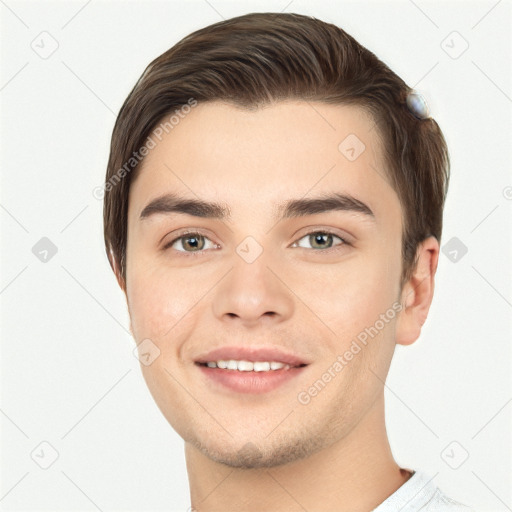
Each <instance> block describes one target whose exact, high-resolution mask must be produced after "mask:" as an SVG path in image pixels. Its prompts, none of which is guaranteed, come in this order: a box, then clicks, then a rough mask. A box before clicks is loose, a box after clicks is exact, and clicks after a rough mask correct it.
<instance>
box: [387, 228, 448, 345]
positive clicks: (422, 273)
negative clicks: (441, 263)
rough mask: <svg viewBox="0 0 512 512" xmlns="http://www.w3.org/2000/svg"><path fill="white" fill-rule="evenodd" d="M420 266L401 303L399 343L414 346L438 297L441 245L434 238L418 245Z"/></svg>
mask: <svg viewBox="0 0 512 512" xmlns="http://www.w3.org/2000/svg"><path fill="white" fill-rule="evenodd" d="M416 256H417V264H416V267H415V269H414V271H413V273H412V275H411V278H410V279H409V280H408V281H407V282H406V283H405V284H404V286H403V289H402V293H401V299H400V302H401V304H402V305H403V309H402V311H401V312H400V315H399V316H398V319H397V324H396V331H395V332H396V343H398V344H400V345H410V344H412V343H414V342H415V341H416V340H417V339H418V338H419V336H420V333H421V327H422V326H423V324H424V323H425V321H426V319H427V315H428V311H429V308H430V304H431V303H432V299H433V296H434V276H435V273H436V270H437V264H438V260H439V242H438V241H437V239H436V238H435V237H433V236H431V237H428V238H426V239H425V240H423V242H421V244H420V245H419V246H418V249H417V252H416Z"/></svg>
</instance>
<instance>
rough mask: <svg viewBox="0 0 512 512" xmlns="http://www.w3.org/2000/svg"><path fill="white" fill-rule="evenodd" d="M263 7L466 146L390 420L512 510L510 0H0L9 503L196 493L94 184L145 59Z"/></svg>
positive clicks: (169, 503)
mask: <svg viewBox="0 0 512 512" xmlns="http://www.w3.org/2000/svg"><path fill="white" fill-rule="evenodd" d="M255 11H262V12H269V11H272V12H279V11H285V12H296V13H302V14H309V15H312V16H315V17H317V18H319V19H322V20H324V21H328V22H332V23H335V24H337V25H339V26H340V27H342V28H343V29H345V30H346V31H347V32H348V33H350V34H351V35H353V36H354V37H355V38H356V39H357V40H358V41H359V42H360V43H362V44H363V45H364V46H366V47H367V48H369V49H370V50H372V51H373V52H374V53H376V54H377V56H378V57H379V58H381V59H382V60H383V61H384V62H386V63H387V64H388V65H389V66H390V67H391V68H392V69H393V70H394V71H395V72H397V73H398V74H399V75H400V76H401V77H402V78H403V79H404V80H405V81H406V82H407V83H408V84H409V85H411V86H414V87H416V89H417V90H418V91H420V92H421V93H422V94H423V95H424V96H425V98H426V99H427V101H428V103H429V105H430V108H431V111H432V115H433V116H434V117H435V119H436V120H437V121H438V123H439V124H440V126H441V128H442V130H443V132H444V134H445V136H446V139H447V142H448V146H449V149H450V154H451V162H452V177H451V183H450V191H449V194H448V199H447V204H446V209H445V221H444V232H443V240H442V244H441V245H442V248H443V252H442V254H441V257H440V262H439V268H438V273H437V279H436V291H435V298H434V301H433V304H432V307H431V311H430V315H429V318H428V320H427V323H426V324H425V326H424V329H423V332H422V335H421V337H420V339H419V340H418V341H417V342H416V343H415V344H414V345H412V346H410V347H398V348H397V350H396V355H395V359H394V361H393V364H392V367H391V371H390V375H389V379H388V381H387V387H386V407H387V424H388V432H389V437H390V440H391V445H392V449H393V452H394V454H395V457H396V459H397V461H398V462H399V464H401V465H402V466H403V467H408V468H413V469H421V470H423V471H425V472H427V473H428V474H429V475H430V476H432V477H433V478H434V481H435V482H436V483H437V485H438V486H439V487H440V488H441V489H443V490H444V491H445V493H446V494H448V495H449V496H451V497H452V498H454V499H457V500H460V501H462V502H464V503H468V504H471V505H473V506H474V507H475V508H476V509H477V510H479V511H506V510H512V496H511V482H512V470H511V435H510V433H511V410H512V385H511V364H510V361H511V358H510V352H511V350H510V346H511V318H512V315H511V313H512V289H511V265H510V262H511V261H512V259H511V252H512V251H511V236H510V235H511V233H512V230H511V209H512V176H511V173H510V162H511V149H510V147H511V141H512V137H511V135H512V129H511V111H512V108H511V107H512V87H511V85H512V81H511V53H512V52H511V35H510V26H511V11H512V9H511V3H510V2H509V1H505V0H503V1H498V2H497V1H495V0H491V1H481V2H466V1H464V2H462V1H459V2H435V3H434V2H426V1H420V0H417V1H415V2H412V1H398V2H343V1H337V2H334V1H315V2H313V1H300V0H292V1H291V2H290V0H282V1H246V2H234V1H231V2H229V1H221V0H209V1H206V0H195V1H186V2H185V1H181V2H174V1H160V2H157V1H146V2H143V1H139V2H133V1H131V2H130V1H122V2H121V1H108V2H106V1H100V0H93V1H80V2H74V1H67V2H64V1H62V2H48V1H38V2H16V1H13V0H2V1H1V2H0V15H1V43H2V54H1V78H0V91H1V92H0V100H1V109H2V111H1V135H2V139H1V150H2V187H1V198H0V222H1V229H2V237H1V242H2V264H1V278H0V290H1V295H0V297H1V301H2V305H1V307H2V309H1V334H2V345H1V411H0V412H1V414H0V421H1V450H2V452H1V476H0V485H1V488H0V507H1V509H2V510H13V511H14V510H16V511H21V510H30V511H36V510H45V511H46V510H48V511H50V510H51V511H70V510H104V511H106V510H116V511H117V510H119V511H121V510H129V511H152V510H155V511H156V510H162V511H163V510H172V511H183V512H184V511H186V510H187V509H188V507H189V506H190V502H189V494H188V481H187V475H186V470H185V460H184V454H183V442H182V440H181V438H179V436H177V434H176V433H175V432H174V431H173V430H172V428H171V427H170V426H169V425H168V423H167V422H166V421H165V419H164V417H163V416H162V415H161V413H160V411H159V410H158V408H157V406H156V405H155V404H154V402H153V400H152V398H151V396H150V394H149V391H148V390H147V388H146V385H145V382H144V380H143V379H142V376H141V372H140V368H139V362H138V360H137V359H136V358H135V357H134V355H133V353H132V350H133V348H134V347H135V342H134V341H133V339H132V338H131V337H130V334H129V331H128V325H129V324H128V316H127V311H126V303H125V299H124V295H123V294H122V293H121V291H120V290H119V288H118V287H117V283H116V281H115V279H114V276H113V274H112V273H111V271H110V268H109V266H108V262H107V259H106V255H105V250H104V246H103V227H102V202H101V201H100V200H97V199H96V198H95V197H94V196H93V193H92V192H93V190H94V188H95V187H97V186H98V185H101V184H102V182H103V181H104V176H105V169H106V164H107V158H108V152H109V144H110V137H111V132H112V128H113V125H114V121H115V118H116V114H117V112H118V111H119V108H120V107H121V105H122V103H123V101H124V100H125V98H126V96H127V94H128V93H129V91H130V90H131V88H132V87H133V85H134V84H135V82H136V80H137V79H138V77H139V76H140V74H141V73H142V71H143V70H144V68H145V67H146V65H147V64H148V63H149V62H150V61H151V60H153V59H154V58H155V57H157V56H158V55H160V54H161V53H163V52H164V51H165V50H167V49H168V48H170V47H171V46H172V45H174V44H175V43H176V42H177V41H179V40H180V39H181V38H182V37H184V36H186V35H187V34H189V33H190V32H192V31H194V30H196V29H199V28H201V27H204V26H206V25H209V24H212V23H215V22H217V21H220V20H222V19H223V18H225V19H226V18H230V17H233V16H237V15H241V14H245V13H249V12H255ZM41 239H43V240H41ZM38 244H39V245H38ZM449 244H451V245H449ZM41 248H43V249H41ZM454 248H455V249H454ZM454 250H455V251H456V254H455V253H454V252H453V251H454ZM44 251H47V252H44ZM55 251H56V252H55ZM43 253H44V254H43ZM41 258H42V259H41ZM45 259H46V260H45ZM44 260H45V261H44ZM41 443H42V444H41ZM44 466H47V467H46V468H45V467H44Z"/></svg>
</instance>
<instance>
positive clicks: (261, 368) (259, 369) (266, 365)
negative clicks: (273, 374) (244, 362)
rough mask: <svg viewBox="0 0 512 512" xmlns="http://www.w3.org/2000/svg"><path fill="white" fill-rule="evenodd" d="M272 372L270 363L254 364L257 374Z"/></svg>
mask: <svg viewBox="0 0 512 512" xmlns="http://www.w3.org/2000/svg"><path fill="white" fill-rule="evenodd" d="M269 370H270V363H254V371H255V372H268V371H269Z"/></svg>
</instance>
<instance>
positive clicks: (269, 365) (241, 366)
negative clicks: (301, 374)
mask: <svg viewBox="0 0 512 512" xmlns="http://www.w3.org/2000/svg"><path fill="white" fill-rule="evenodd" d="M206 366H208V368H222V369H224V370H238V371H240V372H251V371H254V372H268V371H269V370H280V369H281V368H284V369H285V370H288V369H290V365H289V364H285V363H280V362H278V361H270V362H268V361H255V362H254V363H253V362H252V361H236V360H234V359H230V360H229V361H226V360H223V359H221V360H219V361H208V362H207V363H206Z"/></svg>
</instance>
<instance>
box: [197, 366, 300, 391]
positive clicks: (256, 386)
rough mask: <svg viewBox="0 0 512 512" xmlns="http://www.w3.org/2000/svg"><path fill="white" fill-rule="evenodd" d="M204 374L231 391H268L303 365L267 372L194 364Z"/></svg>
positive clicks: (296, 373)
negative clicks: (242, 370)
mask: <svg viewBox="0 0 512 512" xmlns="http://www.w3.org/2000/svg"><path fill="white" fill-rule="evenodd" d="M196 366H198V367H199V369H200V370H201V371H202V372H203V374H204V375H206V376H207V377H208V379H211V380H212V381H213V382H216V383H218V384H220V385H222V386H224V387H226V388H228V389H230V390H231V391H235V392H237V393H253V394H260V393H268V392H269V391H273V390H274V389H277V388H278V387H279V386H282V385H283V384H285V383H286V382H289V381H291V380H293V379H294V378H296V377H297V376H298V375H300V374H301V373H302V370H304V369H305V368H306V367H305V366H300V367H296V368H290V369H288V370H283V369H280V370H269V371H267V372H254V371H251V372H241V371H238V370H224V369H222V368H210V367H209V366H202V365H196Z"/></svg>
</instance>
